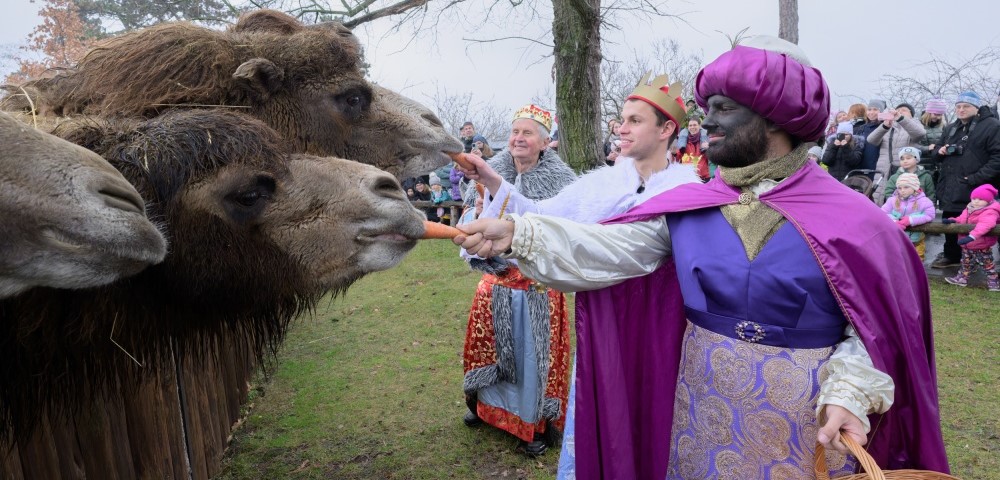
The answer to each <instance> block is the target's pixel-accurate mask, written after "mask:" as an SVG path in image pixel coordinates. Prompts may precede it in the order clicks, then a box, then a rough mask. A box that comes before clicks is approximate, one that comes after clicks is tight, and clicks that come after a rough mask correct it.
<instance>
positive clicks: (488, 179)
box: [448, 153, 503, 193]
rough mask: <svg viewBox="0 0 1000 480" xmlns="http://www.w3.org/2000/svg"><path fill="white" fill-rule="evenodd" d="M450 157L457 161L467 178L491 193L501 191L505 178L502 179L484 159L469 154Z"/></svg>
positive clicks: (456, 154)
mask: <svg viewBox="0 0 1000 480" xmlns="http://www.w3.org/2000/svg"><path fill="white" fill-rule="evenodd" d="M448 155H449V156H450V157H451V158H452V160H454V161H455V164H456V165H457V166H458V169H459V170H460V171H461V172H462V173H463V174H465V177H466V178H468V179H469V180H475V181H477V182H479V183H481V184H483V185H485V186H486V188H488V189H489V190H490V192H494V193H495V192H497V191H499V190H500V185H501V184H503V178H502V177H500V174H499V173H497V172H496V171H495V170H493V169H492V168H490V166H489V164H487V163H486V160H483V159H482V157H479V156H476V155H471V154H468V153H449V154H448Z"/></svg>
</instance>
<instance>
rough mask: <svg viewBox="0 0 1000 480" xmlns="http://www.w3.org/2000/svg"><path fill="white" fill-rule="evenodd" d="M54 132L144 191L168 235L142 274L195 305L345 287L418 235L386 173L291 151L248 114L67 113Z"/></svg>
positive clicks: (398, 256)
mask: <svg viewBox="0 0 1000 480" xmlns="http://www.w3.org/2000/svg"><path fill="white" fill-rule="evenodd" d="M56 133H58V134H60V135H62V136H64V137H65V138H68V139H70V140H72V141H74V142H77V143H80V144H81V145H84V146H87V147H88V148H92V149H94V150H95V151H97V152H99V153H101V154H102V155H104V156H105V158H107V159H109V161H111V162H112V163H114V164H115V166H116V167H117V168H119V169H120V170H121V171H122V173H123V174H124V175H125V177H126V178H128V179H129V180H130V181H131V182H132V183H133V184H134V185H135V186H136V188H137V189H138V190H139V191H140V192H143V194H144V195H145V196H146V198H148V199H149V202H150V209H151V211H154V212H156V213H157V214H158V215H159V216H161V217H162V218H163V220H164V228H165V230H166V234H167V237H168V239H169V241H170V243H171V252H170V253H169V254H168V255H167V258H166V260H165V261H164V262H163V263H162V264H160V265H158V266H157V267H155V268H153V269H151V273H150V275H153V276H155V277H156V278H157V280H156V281H157V282H161V283H164V284H166V285H169V288H167V290H168V291H169V292H170V294H171V295H174V296H176V297H177V298H178V299H183V301H184V302H187V303H189V304H192V305H194V304H198V303H199V302H202V301H204V302H206V303H210V304H212V305H213V308H226V309H235V310H239V309H242V308H244V307H243V306H244V305H258V304H261V303H262V302H263V303H268V302H277V301H280V299H289V298H314V297H316V296H318V295H321V294H323V293H325V292H327V291H339V290H343V289H345V288H347V286H349V285H350V284H351V283H352V282H353V281H355V280H356V279H358V278H360V277H361V276H363V275H365V274H367V273H370V272H374V271H378V270H385V269H388V268H391V267H393V266H395V265H396V264H398V263H399V262H400V261H401V260H402V258H403V257H404V255H405V254H406V253H407V252H408V251H409V250H410V249H411V248H413V246H414V245H415V244H416V240H415V239H416V238H418V237H419V236H420V235H421V234H422V233H423V219H424V217H423V216H422V215H421V214H420V212H419V211H417V210H416V209H414V208H413V207H412V206H410V204H409V202H408V201H407V199H406V195H405V193H404V192H403V190H402V189H401V188H400V186H399V183H398V182H397V181H396V179H395V178H394V177H392V176H391V175H389V174H388V173H386V172H384V171H382V170H379V169H377V168H375V167H372V166H369V165H363V164H360V163H357V162H352V161H348V160H343V159H338V158H331V157H317V156H314V155H309V154H288V153H287V142H286V141H285V140H284V139H283V138H282V137H281V136H280V135H278V134H277V132H275V131H274V130H273V129H271V128H269V127H268V126H266V125H264V124H263V123H262V122H260V121H257V120H254V119H253V118H250V117H248V116H246V115H240V114H236V113H231V112H224V111H219V110H203V111H198V110H176V111H172V112H168V113H165V114H163V115H161V116H159V117H157V118H155V119H151V120H147V121H143V122H138V123H136V124H134V125H121V124H115V122H109V121H106V120H86V121H83V120H81V121H78V122H76V123H75V124H74V123H73V122H72V121H71V122H67V123H64V124H63V125H61V126H60V127H58V128H57V129H56Z"/></svg>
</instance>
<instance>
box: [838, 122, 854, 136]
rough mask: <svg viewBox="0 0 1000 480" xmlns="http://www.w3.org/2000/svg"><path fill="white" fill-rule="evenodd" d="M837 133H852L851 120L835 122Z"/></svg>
mask: <svg viewBox="0 0 1000 480" xmlns="http://www.w3.org/2000/svg"><path fill="white" fill-rule="evenodd" d="M837 133H850V134H852V135H853V134H854V124H853V123H851V122H840V123H838V124H837Z"/></svg>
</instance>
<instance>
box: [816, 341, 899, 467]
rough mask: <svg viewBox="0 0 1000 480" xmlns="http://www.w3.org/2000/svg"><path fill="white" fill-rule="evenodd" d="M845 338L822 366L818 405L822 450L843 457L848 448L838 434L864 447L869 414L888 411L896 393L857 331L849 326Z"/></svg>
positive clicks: (869, 427)
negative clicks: (823, 377) (824, 449)
mask: <svg viewBox="0 0 1000 480" xmlns="http://www.w3.org/2000/svg"><path fill="white" fill-rule="evenodd" d="M845 334H846V335H847V339H846V340H844V341H843V342H840V344H838V345H837V349H836V350H835V351H834V352H833V355H832V356H831V357H830V361H828V362H827V363H826V365H824V366H823V368H824V369H825V377H826V379H825V380H824V381H823V384H822V385H821V386H820V392H819V399H818V400H817V402H816V403H817V408H816V413H817V415H818V416H819V420H820V430H819V437H818V440H819V441H820V443H822V444H823V446H825V447H827V448H833V449H836V450H838V451H840V452H843V453H847V447H846V446H844V445H843V443H841V441H840V437H839V436H838V435H837V432H838V431H840V430H844V431H845V432H846V433H847V434H848V435H850V436H851V437H852V438H853V439H854V440H855V441H857V442H858V444H860V445H864V444H865V443H866V442H867V441H868V438H867V437H866V435H867V433H868V431H869V430H871V425H870V424H869V422H868V414H871V413H884V412H885V411H887V410H889V407H891V406H892V402H893V397H894V394H895V390H896V387H895V383H893V381H892V377H890V376H889V375H888V374H886V373H884V372H882V371H879V370H878V369H876V368H875V365H874V363H872V359H871V356H870V355H869V354H868V350H867V349H866V348H865V345H864V343H862V342H861V338H860V337H858V334H857V332H856V331H855V330H854V327H851V326H848V327H847V329H846V331H845ZM822 376H824V375H822V374H821V377H822Z"/></svg>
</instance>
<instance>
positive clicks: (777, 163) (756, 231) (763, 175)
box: [719, 144, 809, 260]
mask: <svg viewBox="0 0 1000 480" xmlns="http://www.w3.org/2000/svg"><path fill="white" fill-rule="evenodd" d="M807 147H808V145H806V144H802V145H799V147H798V148H796V149H794V150H792V151H791V152H788V154H786V155H784V156H781V157H778V158H772V159H769V160H764V161H762V162H757V163H754V164H752V165H748V166H746V167H739V168H725V167H719V169H720V173H719V175H720V176H721V178H722V180H723V181H724V182H726V184H727V185H730V186H733V187H738V188H740V190H741V193H742V194H741V197H743V198H746V197H747V196H749V202H748V203H735V204H732V205H723V206H722V209H721V210H722V215H723V216H724V217H726V220H727V221H728V222H729V224H730V225H731V226H732V227H733V230H735V231H736V234H737V235H739V237H740V241H741V242H743V248H744V249H745V250H746V254H747V259H749V260H753V259H754V258H756V257H757V254H758V253H760V251H761V249H763V248H764V245H766V244H767V242H768V240H770V239H771V236H773V235H774V232H777V231H778V229H779V228H781V226H782V225H784V224H785V218H784V217H782V216H781V214H780V213H778V212H777V211H776V210H774V209H772V208H770V207H768V206H767V205H764V204H763V203H761V202H760V200H759V199H758V198H757V195H756V194H754V193H753V191H752V190H751V188H752V187H753V186H755V185H757V184H758V183H760V182H761V181H763V180H774V181H781V180H784V179H785V178H787V177H790V176H792V174H794V173H795V172H797V171H799V169H800V168H802V166H803V165H805V164H806V153H807V152H808V150H809V149H808V148H807Z"/></svg>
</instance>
